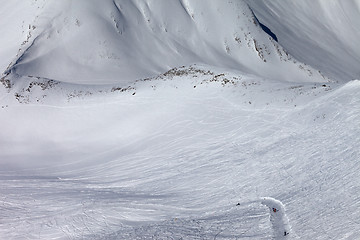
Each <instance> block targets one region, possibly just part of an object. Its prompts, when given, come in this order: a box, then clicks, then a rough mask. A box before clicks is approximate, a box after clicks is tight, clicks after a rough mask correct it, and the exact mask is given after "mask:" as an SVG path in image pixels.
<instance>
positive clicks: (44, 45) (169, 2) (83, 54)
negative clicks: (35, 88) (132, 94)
mask: <svg viewBox="0 0 360 240" xmlns="http://www.w3.org/2000/svg"><path fill="white" fill-rule="evenodd" d="M16 1H20V0H16ZM32 25H33V26H35V29H30V33H29V34H30V35H31V38H29V40H28V41H27V43H26V44H24V46H22V49H21V51H20V53H19V54H18V56H17V58H15V60H14V61H13V64H12V65H10V67H9V68H8V69H7V70H6V72H12V73H15V74H17V75H21V76H35V77H43V78H49V79H54V80H58V81H63V82H71V83H83V84H84V83H87V84H89V83H91V84H104V83H123V84H127V83H129V82H133V81H134V79H140V78H146V77H149V76H156V75H158V74H160V73H162V72H165V71H167V70H169V69H171V68H173V67H177V66H182V65H189V64H193V63H203V64H209V65H213V66H219V67H227V68H231V69H237V70H242V71H245V72H248V73H256V74H257V75H260V76H262V77H266V78H272V79H283V80H287V81H305V80H307V79H311V81H327V79H326V78H325V77H324V76H322V75H321V73H319V72H318V71H317V70H315V69H313V68H311V67H310V66H307V65H306V64H303V63H301V62H298V61H297V60H296V59H295V58H293V57H291V56H290V55H288V54H287V53H286V52H285V51H284V50H283V49H282V47H281V46H280V45H278V44H277V43H276V42H275V41H274V40H272V39H271V38H270V37H269V36H268V35H267V34H266V33H265V32H263V31H262V29H261V28H260V26H259V24H258V22H257V21H256V20H255V18H254V16H253V14H252V12H251V10H250V8H249V7H248V6H247V4H246V3H244V2H243V1H226V2H224V1H222V0H212V1H211V2H209V1H207V0H197V1H188V0H157V1H154V0H133V1H128V0H102V1H98V0H76V1H73V0H63V1H55V0H49V1H47V4H46V7H44V10H43V11H42V13H40V14H39V15H38V17H37V19H36V20H35V21H34V23H33V24H32Z"/></svg>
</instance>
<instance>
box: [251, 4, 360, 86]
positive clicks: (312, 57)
mask: <svg viewBox="0 0 360 240" xmlns="http://www.w3.org/2000/svg"><path fill="white" fill-rule="evenodd" d="M246 1H247V2H248V4H249V5H250V6H251V8H252V9H253V11H254V12H255V14H256V16H257V17H258V18H259V20H260V21H261V22H263V23H265V24H266V25H267V26H268V27H270V29H271V30H272V31H273V32H274V33H275V34H276V35H277V37H278V38H279V43H280V44H281V45H282V46H283V47H284V48H285V49H286V50H287V51H289V53H291V54H292V55H293V56H294V57H296V58H297V59H299V60H300V61H303V62H306V63H308V64H310V65H311V66H313V67H315V68H317V69H319V70H321V71H322V72H324V73H325V74H326V75H328V76H330V77H331V78H334V79H337V80H353V79H357V78H359V76H360V70H359V65H360V45H359V39H360V1H359V0H347V1H343V0H332V1H328V0H317V1H313V0H302V1H293V0H272V1H266V0H257V1H251V0H246Z"/></svg>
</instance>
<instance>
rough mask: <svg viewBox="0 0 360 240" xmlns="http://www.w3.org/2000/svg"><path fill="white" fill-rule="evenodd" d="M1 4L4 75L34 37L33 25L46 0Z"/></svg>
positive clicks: (0, 57)
mask: <svg viewBox="0 0 360 240" xmlns="http://www.w3.org/2000/svg"><path fill="white" fill-rule="evenodd" d="M0 4H1V8H0V16H1V17H0V18H1V21H0V30H1V37H0V46H1V47H0V72H1V73H3V72H4V71H5V70H6V68H7V67H8V66H9V65H12V64H13V63H12V60H14V59H15V58H16V56H17V54H18V52H19V49H21V48H22V46H23V45H25V44H26V43H27V41H28V40H29V39H30V38H31V37H32V36H31V35H30V33H31V31H30V30H31V29H32V28H33V27H34V26H33V25H32V24H33V22H34V21H35V20H36V18H37V17H38V16H39V14H40V13H41V12H42V11H43V7H44V5H45V0H37V1H34V0H22V1H20V0H15V1H0Z"/></svg>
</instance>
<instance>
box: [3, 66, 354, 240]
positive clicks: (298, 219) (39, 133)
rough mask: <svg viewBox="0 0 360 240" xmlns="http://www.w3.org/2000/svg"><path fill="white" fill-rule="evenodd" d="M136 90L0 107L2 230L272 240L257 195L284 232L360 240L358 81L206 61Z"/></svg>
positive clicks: (59, 235)
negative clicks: (257, 71)
mask: <svg viewBox="0 0 360 240" xmlns="http://www.w3.org/2000/svg"><path fill="white" fill-rule="evenodd" d="M222 74H224V75H222ZM63 87H65V86H63ZM135 87H136V92H135V93H136V94H135V95H133V92H127V91H124V92H121V91H115V92H113V93H104V92H97V93H96V94H88V95H85V94H84V95H83V96H82V97H80V98H79V97H75V98H71V99H70V100H69V101H62V100H61V99H63V96H62V95H61V94H63V92H62V91H58V90H57V91H54V92H52V93H51V91H52V90H51V89H50V90H46V91H45V92H44V93H45V94H49V95H52V97H53V98H58V100H57V101H56V102H55V103H54V102H52V103H51V102H50V103H44V104H30V105H29V104H19V103H16V102H13V103H9V106H8V107H5V108H1V109H0V111H1V112H0V114H1V116H2V117H1V118H0V125H1V126H4V127H2V131H1V132H0V134H1V137H0V141H1V143H0V148H1V149H0V159H1V167H0V169H1V171H0V178H1V181H2V187H1V189H0V191H1V201H0V202H1V204H0V208H1V211H0V214H1V218H0V219H1V222H0V225H1V228H0V237H1V238H4V239H22V238H35V239H51V238H53V239H66V238H70V239H81V238H86V239H148V238H155V239H166V238H171V237H178V238H183V239H214V238H216V239H242V238H244V239H271V238H272V237H274V236H278V238H276V239H281V237H280V236H279V230H281V229H276V226H279V227H281V226H285V223H281V222H278V223H277V222H275V223H274V222H273V223H272V222H271V219H275V220H276V219H277V218H276V217H275V218H274V217H273V218H270V216H271V214H273V213H271V214H270V213H269V209H268V208H267V207H266V206H264V205H262V202H263V197H272V198H275V199H277V200H280V201H281V202H282V204H283V205H284V206H285V207H286V208H283V207H280V208H279V209H280V212H279V214H283V213H282V212H281V211H283V209H285V210H286V217H287V219H288V223H286V224H288V225H286V226H289V227H286V228H285V229H286V230H288V229H290V234H289V235H288V236H287V237H286V239H296V238H299V239H331V238H333V239H344V238H346V239H357V238H358V236H359V231H360V229H359V222H358V219H359V216H360V212H359V209H360V205H359V204H360V202H359V199H358V197H357V196H358V191H359V188H360V185H359V183H360V182H359V178H358V172H359V170H360V163H359V161H358V159H359V156H360V152H359V148H358V147H357V146H359V144H360V138H359V136H360V132H359V122H360V112H359V108H358V107H357V106H358V105H359V104H360V98H359V95H358V94H357V93H358V91H359V88H360V85H359V81H353V82H349V83H348V84H346V85H343V86H342V85H334V84H329V85H327V86H326V87H325V86H323V85H322V84H316V83H305V84H303V85H298V84H294V83H284V82H279V81H277V82H272V81H269V80H266V79H260V78H258V77H254V76H248V75H245V74H241V73H240V72H235V73H230V72H226V71H224V70H223V69H214V68H213V67H211V69H208V68H207V67H206V66H201V67H198V68H196V67H193V68H191V69H182V68H181V69H178V70H177V71H176V70H174V71H172V72H171V73H168V74H166V75H164V76H162V77H159V78H156V79H151V80H148V81H142V82H137V83H136V86H135ZM52 89H53V88H52ZM65 92H66V91H65ZM237 203H239V204H240V205H237ZM274 203H277V201H274ZM267 205H268V206H270V204H269V203H268V202H267ZM271 206H272V205H271ZM280 206H282V205H280ZM281 219H282V218H281Z"/></svg>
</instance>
